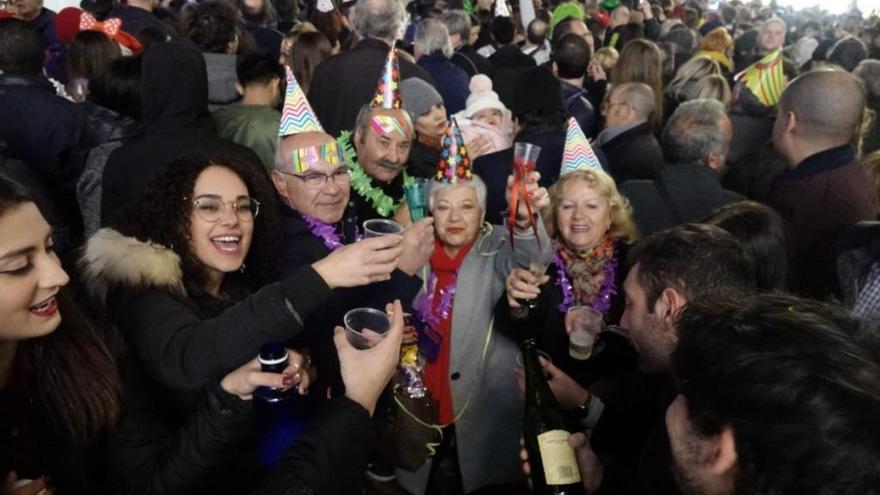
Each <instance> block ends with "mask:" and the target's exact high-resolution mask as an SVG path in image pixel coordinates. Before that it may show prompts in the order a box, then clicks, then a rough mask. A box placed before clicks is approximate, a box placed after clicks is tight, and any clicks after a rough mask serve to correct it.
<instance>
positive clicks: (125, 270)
mask: <svg viewBox="0 0 880 495" xmlns="http://www.w3.org/2000/svg"><path fill="white" fill-rule="evenodd" d="M79 267H80V270H81V272H82V275H81V276H82V281H83V285H84V287H85V289H86V291H87V292H88V294H89V297H90V298H91V299H92V301H93V302H94V303H96V304H98V305H100V306H101V307H104V305H105V304H106V302H107V295H108V293H109V291H110V290H112V289H114V288H117V287H131V288H150V287H155V288H161V289H167V290H169V291H171V292H172V293H175V294H185V290H184V285H183V270H182V268H181V263H180V257H179V256H178V255H177V254H176V253H175V252H174V251H172V250H171V249H168V248H167V247H165V246H162V245H160V244H154V243H152V242H143V241H140V240H138V239H136V238H134V237H127V236H125V235H123V234H121V233H119V232H117V231H116V230H113V229H109V228H104V229H100V230H98V231H97V232H95V234H94V235H92V237H91V238H89V240H88V242H87V243H86V246H85V249H84V251H83V254H82V256H81V257H80V259H79Z"/></svg>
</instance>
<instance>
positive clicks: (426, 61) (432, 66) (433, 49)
mask: <svg viewBox="0 0 880 495" xmlns="http://www.w3.org/2000/svg"><path fill="white" fill-rule="evenodd" d="M413 48H414V52H415V57H416V63H417V64H418V65H419V67H421V68H423V69H425V70H426V71H428V73H429V74H431V77H432V78H433V79H434V82H435V85H434V86H435V87H436V88H437V91H438V92H439V93H440V96H442V97H443V103H444V104H445V105H446V112H447V113H448V114H449V115H452V114H455V113H458V112H460V111H462V110H464V107H465V102H466V101H467V97H468V95H469V94H470V90H469V89H468V84H469V83H470V78H469V77H468V75H467V73H466V72H465V71H464V70H462V69H461V68H460V67H458V66H457V65H455V64H454V63H452V62H451V61H450V60H449V57H450V56H451V55H452V53H453V52H452V44H450V42H449V35H448V34H447V31H446V26H444V25H443V23H442V22H440V21H438V20H437V19H430V18H429V19H424V20H422V21H421V22H419V24H418V26H416V34H415V41H414V43H413Z"/></svg>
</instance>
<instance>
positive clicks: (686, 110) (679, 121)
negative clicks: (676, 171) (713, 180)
mask: <svg viewBox="0 0 880 495" xmlns="http://www.w3.org/2000/svg"><path fill="white" fill-rule="evenodd" d="M724 119H727V113H726V112H725V111H724V105H722V104H721V102H720V101H718V100H706V99H702V100H691V101H686V102H684V103H682V104H681V105H679V106H678V108H677V109H676V110H675V113H673V114H672V117H670V118H669V122H667V124H666V127H665V128H664V129H663V137H662V147H663V158H664V159H665V160H666V161H667V162H668V163H694V162H700V163H702V162H703V161H704V160H705V159H706V157H707V156H709V155H710V154H712V153H715V154H722V153H723V152H724V141H725V138H726V137H727V136H726V135H725V132H724V130H723V129H722V127H721V125H720V122H721V121H722V120H724Z"/></svg>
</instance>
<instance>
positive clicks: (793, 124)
mask: <svg viewBox="0 0 880 495" xmlns="http://www.w3.org/2000/svg"><path fill="white" fill-rule="evenodd" d="M783 118H784V119H785V125H784V126H783V129H785V132H786V134H793V133H795V132H797V127H798V125H797V124H798V122H797V115H795V113H794V112H792V111H791V110H789V111H788V112H785V115H784V116H783Z"/></svg>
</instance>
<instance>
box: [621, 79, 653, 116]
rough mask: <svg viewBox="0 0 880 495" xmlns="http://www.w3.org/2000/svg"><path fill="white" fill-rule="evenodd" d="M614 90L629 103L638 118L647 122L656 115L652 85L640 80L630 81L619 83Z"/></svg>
mask: <svg viewBox="0 0 880 495" xmlns="http://www.w3.org/2000/svg"><path fill="white" fill-rule="evenodd" d="M612 91H614V92H617V94H618V95H619V96H620V98H621V99H622V100H623V101H624V102H626V103H627V104H629V106H630V107H631V108H632V109H633V113H635V114H636V118H638V119H639V120H641V121H642V122H647V121H648V120H650V119H651V116H652V115H654V110H655V109H654V106H655V105H654V90H653V89H651V86H648V85H647V84H645V83H640V82H629V83H623V84H619V85H617V86H616V87H615V88H613V89H612Z"/></svg>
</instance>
